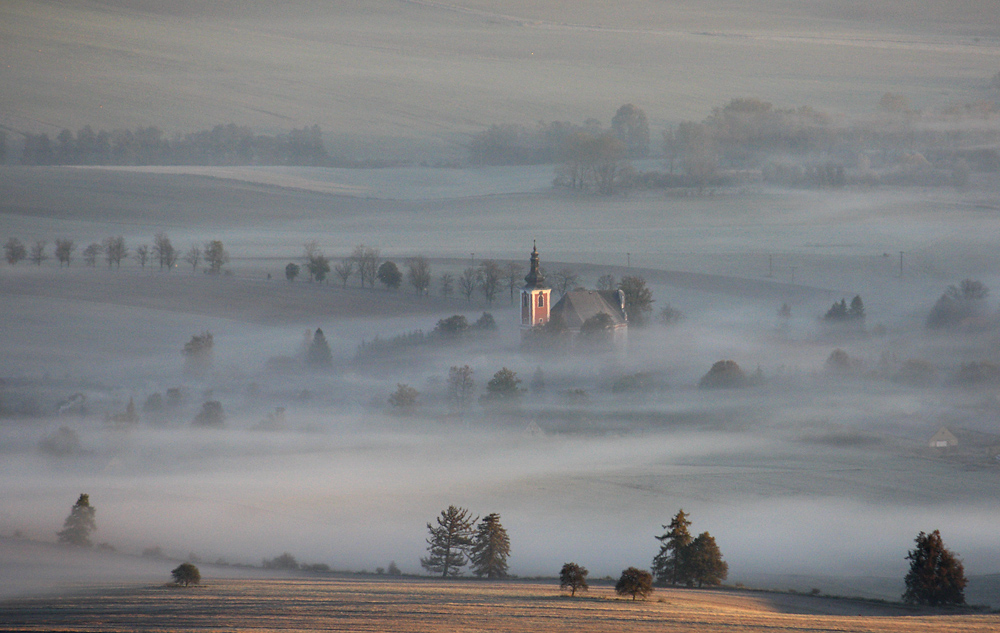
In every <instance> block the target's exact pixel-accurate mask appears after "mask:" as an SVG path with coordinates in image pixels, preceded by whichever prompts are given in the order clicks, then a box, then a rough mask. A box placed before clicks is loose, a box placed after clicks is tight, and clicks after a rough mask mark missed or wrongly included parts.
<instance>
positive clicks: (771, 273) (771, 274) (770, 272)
mask: <svg viewBox="0 0 1000 633" xmlns="http://www.w3.org/2000/svg"><path fill="white" fill-rule="evenodd" d="M771 277H774V255H768V256H767V278H768V279H770V278H771Z"/></svg>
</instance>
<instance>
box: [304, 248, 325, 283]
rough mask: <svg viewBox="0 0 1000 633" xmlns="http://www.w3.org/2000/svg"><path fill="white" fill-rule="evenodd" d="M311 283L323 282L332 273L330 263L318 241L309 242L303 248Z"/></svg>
mask: <svg viewBox="0 0 1000 633" xmlns="http://www.w3.org/2000/svg"><path fill="white" fill-rule="evenodd" d="M302 251H303V258H304V259H305V262H306V263H305V267H306V271H307V272H308V273H309V281H323V280H324V279H326V275H327V274H328V273H329V272H330V261H329V260H328V259H327V258H326V256H325V255H323V251H321V250H320V248H319V243H318V242H316V241H312V242H307V243H306V244H305V246H303V248H302Z"/></svg>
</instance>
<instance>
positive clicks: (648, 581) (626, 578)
mask: <svg viewBox="0 0 1000 633" xmlns="http://www.w3.org/2000/svg"><path fill="white" fill-rule="evenodd" d="M615 592H616V593H617V594H618V595H619V596H632V600H635V599H636V597H641V598H645V597H646V596H648V595H649V594H651V593H653V575H652V574H651V573H649V572H648V571H646V570H645V569H637V568H635V567H629V568H628V569H625V570H623V571H622V575H621V577H619V578H618V582H616V583H615Z"/></svg>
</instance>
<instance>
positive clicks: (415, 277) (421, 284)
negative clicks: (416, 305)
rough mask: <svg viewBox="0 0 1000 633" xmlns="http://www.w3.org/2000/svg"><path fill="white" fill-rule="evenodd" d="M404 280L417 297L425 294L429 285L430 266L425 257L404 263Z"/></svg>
mask: <svg viewBox="0 0 1000 633" xmlns="http://www.w3.org/2000/svg"><path fill="white" fill-rule="evenodd" d="M406 280H407V281H409V282H410V285H411V286H413V289H414V290H416V292H417V294H418V295H422V294H427V289H428V288H430V285H431V265H430V263H428V261H427V258H425V257H413V258H411V259H410V260H409V261H408V262H407V263H406Z"/></svg>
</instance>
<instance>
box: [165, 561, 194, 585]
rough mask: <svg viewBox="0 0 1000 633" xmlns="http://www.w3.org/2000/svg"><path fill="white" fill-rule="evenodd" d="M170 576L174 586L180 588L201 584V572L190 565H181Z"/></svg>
mask: <svg viewBox="0 0 1000 633" xmlns="http://www.w3.org/2000/svg"><path fill="white" fill-rule="evenodd" d="M170 575H171V576H173V578H174V584H175V585H180V586H182V587H188V586H190V585H197V584H199V583H201V572H200V571H198V568H197V567H195V566H194V565H192V564H191V563H181V564H180V565H178V566H177V567H176V568H175V569H174V570H173V571H172V572H170Z"/></svg>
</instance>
